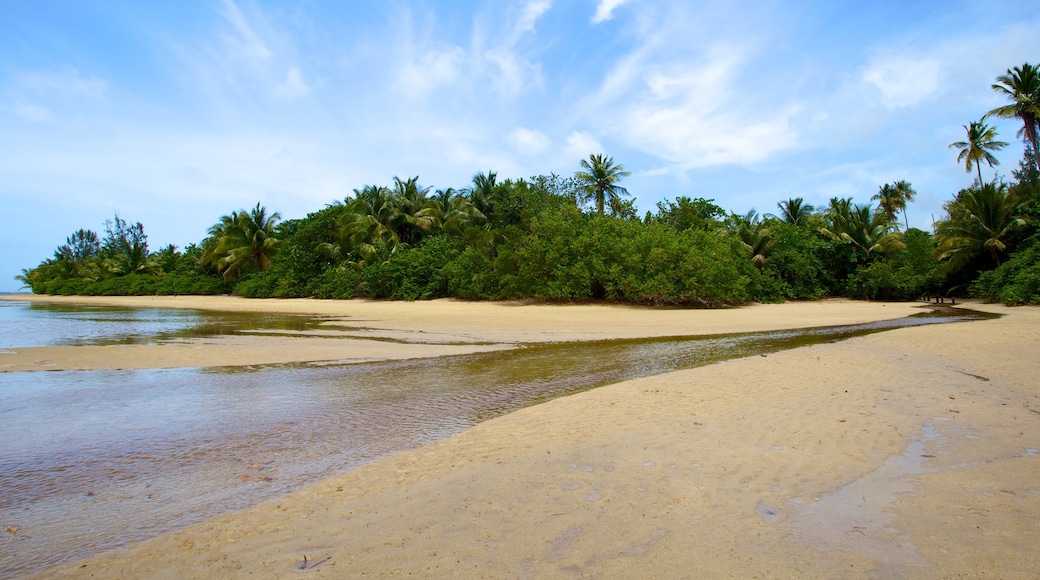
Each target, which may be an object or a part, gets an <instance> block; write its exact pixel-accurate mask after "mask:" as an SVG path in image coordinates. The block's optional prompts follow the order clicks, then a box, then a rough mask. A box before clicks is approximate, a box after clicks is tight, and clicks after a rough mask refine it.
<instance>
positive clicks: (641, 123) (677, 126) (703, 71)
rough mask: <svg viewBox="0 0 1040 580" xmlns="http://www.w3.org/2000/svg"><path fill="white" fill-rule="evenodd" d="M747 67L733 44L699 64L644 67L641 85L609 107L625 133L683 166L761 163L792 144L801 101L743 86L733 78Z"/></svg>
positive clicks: (625, 137)
mask: <svg viewBox="0 0 1040 580" xmlns="http://www.w3.org/2000/svg"><path fill="white" fill-rule="evenodd" d="M746 66H747V63H746V62H745V58H744V56H743V55H742V54H741V52H740V51H738V50H734V49H731V48H728V47H716V48H715V49H713V50H712V51H711V52H710V54H709V55H708V57H707V58H706V59H704V60H702V62H700V63H699V64H689V65H675V64H667V65H666V64H658V65H643V66H642V67H641V68H640V72H641V83H640V84H639V85H637V86H634V87H629V88H628V89H627V91H625V92H621V93H618V94H619V98H617V99H616V100H617V101H618V102H617V103H616V104H614V105H613V107H612V108H613V109H614V110H615V114H616V115H617V116H618V117H619V118H620V119H621V122H620V124H619V129H618V131H619V136H620V138H621V139H622V140H623V141H625V142H627V143H629V144H631V145H634V146H636V147H638V148H639V149H641V150H643V151H645V152H647V153H650V154H652V155H655V156H657V157H660V158H662V159H665V160H668V161H669V162H671V163H672V164H674V166H675V167H676V168H680V169H689V168H692V167H703V166H710V165H718V164H750V163H757V162H760V161H763V160H765V159H767V158H768V157H769V156H770V155H772V154H774V153H776V152H778V151H781V150H784V149H787V148H789V147H791V146H793V145H794V143H795V141H796V135H795V131H794V130H793V128H792V126H791V119H792V117H793V116H794V115H795V114H796V113H797V111H798V109H799V107H798V106H796V105H792V104H787V105H785V104H782V103H774V102H772V101H771V100H766V101H765V102H763V101H761V99H756V98H755V97H754V96H753V95H748V94H746V93H743V92H741V90H740V89H739V86H738V85H737V83H736V77H737V74H738V72H739V71H740V70H742V69H743V68H744V67H746ZM626 75H628V76H631V77H632V78H633V79H634V78H635V77H634V76H633V75H631V72H627V73H626ZM637 89H641V90H637ZM611 90H612V91H614V92H617V91H618V87H617V86H615V87H612V89H611Z"/></svg>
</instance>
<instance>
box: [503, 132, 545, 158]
mask: <svg viewBox="0 0 1040 580" xmlns="http://www.w3.org/2000/svg"><path fill="white" fill-rule="evenodd" d="M509 144H510V145H511V146H512V147H513V149H514V150H515V151H516V152H517V153H519V154H521V155H539V154H541V153H544V152H545V151H547V150H548V149H549V146H550V145H551V143H550V141H549V137H547V136H546V135H545V133H542V132H541V131H538V130H535V129H528V128H526V127H517V128H516V129H513V130H512V131H510V133H509Z"/></svg>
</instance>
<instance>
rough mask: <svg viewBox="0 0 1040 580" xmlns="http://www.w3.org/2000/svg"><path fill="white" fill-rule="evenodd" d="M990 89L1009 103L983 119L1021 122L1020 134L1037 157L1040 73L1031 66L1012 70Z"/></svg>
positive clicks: (1038, 145)
mask: <svg viewBox="0 0 1040 580" xmlns="http://www.w3.org/2000/svg"><path fill="white" fill-rule="evenodd" d="M991 87H992V89H993V90H994V91H996V92H997V93H1000V94H1001V95H1003V96H1004V97H1005V98H1007V100H1008V101H1010V102H1009V103H1008V104H1006V105H1004V106H1003V107H997V108H995V109H993V110H992V111H990V112H988V113H986V115H985V116H984V117H983V119H985V118H986V117H1001V118H1003V119H1016V118H1017V119H1021V120H1022V129H1021V130H1019V132H1018V135H1019V136H1020V137H1022V138H1023V140H1024V141H1025V142H1026V145H1027V146H1028V147H1029V148H1030V149H1032V152H1033V155H1036V154H1037V152H1038V151H1040V144H1038V143H1037V137H1038V136H1037V132H1038V131H1040V71H1038V70H1037V67H1035V66H1033V65H1031V64H1029V63H1025V64H1023V65H1022V66H1020V67H1019V66H1016V67H1014V68H1009V69H1008V70H1007V72H1006V73H1005V74H1002V75H1000V76H999V77H997V82H996V83H994V84H993V85H991Z"/></svg>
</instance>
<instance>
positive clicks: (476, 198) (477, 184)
mask: <svg viewBox="0 0 1040 580" xmlns="http://www.w3.org/2000/svg"><path fill="white" fill-rule="evenodd" d="M497 177H498V174H497V173H495V172H494V171H488V172H487V173H476V174H474V175H473V187H469V188H466V193H467V195H469V200H470V201H471V202H473V205H474V206H475V207H476V208H477V210H479V211H480V213H482V214H484V215H485V216H487V217H488V219H490V218H491V216H492V214H493V213H494V210H495V202H494V199H495V186H496V185H497V183H496V181H497Z"/></svg>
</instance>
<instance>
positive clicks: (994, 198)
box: [935, 183, 1025, 270]
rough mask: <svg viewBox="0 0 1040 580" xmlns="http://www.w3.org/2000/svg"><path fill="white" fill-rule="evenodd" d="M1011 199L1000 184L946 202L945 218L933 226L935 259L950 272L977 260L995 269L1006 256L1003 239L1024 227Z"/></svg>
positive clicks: (964, 192) (983, 186)
mask: <svg viewBox="0 0 1040 580" xmlns="http://www.w3.org/2000/svg"><path fill="white" fill-rule="evenodd" d="M1013 198H1014V196H1012V195H1008V190H1007V185H1005V184H1003V183H1001V184H995V183H982V184H979V185H978V186H975V187H971V188H968V189H963V190H961V191H960V193H958V194H957V197H955V198H954V199H952V200H950V201H948V202H946V204H945V207H946V213H947V215H948V217H947V219H945V220H943V221H941V222H939V223H938V224H937V225H936V232H935V238H936V254H937V257H938V259H939V260H940V261H944V262H946V263H947V268H948V269H950V270H957V269H959V268H960V267H962V266H964V265H965V264H967V263H969V262H971V261H972V260H973V259H975V258H977V257H980V256H981V257H985V258H988V259H989V260H990V261H992V262H993V264H994V265H996V266H999V265H1000V264H1001V263H1002V261H1003V257H1004V255H1005V253H1006V252H1007V243H1006V240H1007V238H1008V237H1009V236H1010V234H1011V232H1012V231H1013V230H1015V229H1016V228H1018V227H1020V226H1023V225H1025V220H1023V219H1022V218H1020V217H1018V215H1017V208H1018V206H1017V204H1016V203H1015V200H1014V199H1013Z"/></svg>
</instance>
